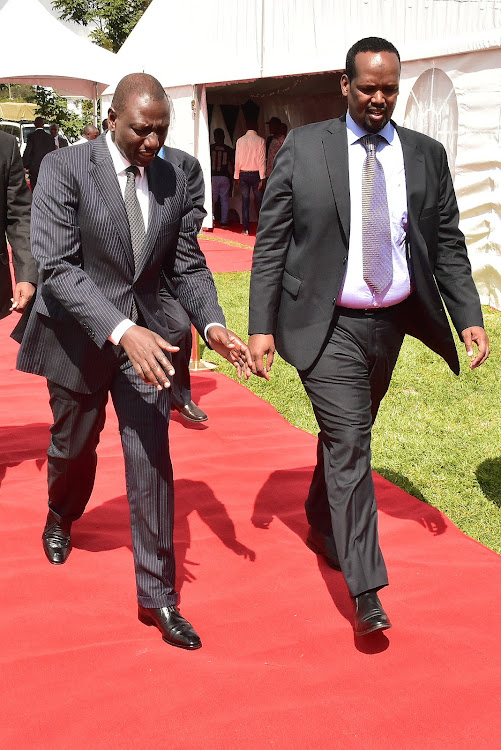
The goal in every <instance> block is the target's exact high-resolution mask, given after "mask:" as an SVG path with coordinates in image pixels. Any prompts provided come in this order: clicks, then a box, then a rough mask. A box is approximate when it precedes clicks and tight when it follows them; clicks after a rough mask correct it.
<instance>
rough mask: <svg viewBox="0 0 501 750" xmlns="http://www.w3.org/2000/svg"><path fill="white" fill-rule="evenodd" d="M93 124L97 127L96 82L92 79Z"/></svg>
mask: <svg viewBox="0 0 501 750" xmlns="http://www.w3.org/2000/svg"><path fill="white" fill-rule="evenodd" d="M93 119H94V126H95V127H96V128H97V82H96V81H94V112H93Z"/></svg>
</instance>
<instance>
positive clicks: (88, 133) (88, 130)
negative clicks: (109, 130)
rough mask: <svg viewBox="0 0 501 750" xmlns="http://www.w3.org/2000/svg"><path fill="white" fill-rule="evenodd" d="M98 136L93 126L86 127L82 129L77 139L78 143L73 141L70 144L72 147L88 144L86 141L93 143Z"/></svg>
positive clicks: (97, 131)
mask: <svg viewBox="0 0 501 750" xmlns="http://www.w3.org/2000/svg"><path fill="white" fill-rule="evenodd" d="M98 135H99V130H98V129H97V128H96V126H95V125H86V126H85V127H84V129H83V130H82V135H81V136H80V138H79V139H78V141H75V142H74V143H72V146H81V145H82V143H88V141H95V140H96V138H97V137H98Z"/></svg>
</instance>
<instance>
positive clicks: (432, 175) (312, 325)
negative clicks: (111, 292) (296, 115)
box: [249, 117, 483, 373]
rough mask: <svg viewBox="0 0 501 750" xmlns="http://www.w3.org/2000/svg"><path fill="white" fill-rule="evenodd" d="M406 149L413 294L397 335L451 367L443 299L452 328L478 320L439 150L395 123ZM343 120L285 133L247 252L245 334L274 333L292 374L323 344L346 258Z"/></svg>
mask: <svg viewBox="0 0 501 750" xmlns="http://www.w3.org/2000/svg"><path fill="white" fill-rule="evenodd" d="M397 132H398V135H399V137H400V141H401V144H402V149H403V154H404V165H405V174H406V181H407V205H408V214H409V228H408V240H409V263H410V270H411V276H412V281H413V284H414V287H415V294H413V295H412V297H411V300H410V303H409V305H410V308H411V311H412V312H411V314H410V315H409V316H406V318H408V324H407V325H406V329H405V332H406V333H409V334H411V335H413V336H416V337H417V338H419V339H421V341H423V342H424V343H425V344H426V345H427V346H429V347H430V348H431V349H433V351H435V352H437V353H438V354H440V355H441V356H442V357H443V358H444V359H445V361H446V362H447V363H448V365H449V366H450V367H451V369H452V370H453V371H454V372H456V373H458V372H459V361H458V356H457V352H456V347H455V344H454V339H453V336H452V332H451V330H450V327H449V323H448V320H447V316H446V313H445V310H444V302H445V306H446V307H447V310H448V311H449V314H450V316H451V319H452V322H453V324H454V327H455V328H456V330H457V332H458V334H459V333H460V332H461V331H462V330H464V329H465V328H468V327H470V326H482V325H483V319H482V312H481V308H480V302H479V297H478V293H477V291H476V288H475V285H474V282H473V279H472V276H471V268H470V263H469V260H468V256H467V252H466V245H465V241H464V236H463V234H462V233H461V232H460V230H459V228H458V220H459V213H458V208H457V204H456V198H455V195H454V190H453V187H452V180H451V176H450V173H449V168H448V165H447V157H446V153H445V150H444V148H443V146H442V145H441V144H440V143H438V142H437V141H435V140H433V139H432V138H429V137H428V136H425V135H422V134H421V133H417V132H415V131H412V130H408V129H406V128H401V127H397ZM349 232H350V191H349V177H348V141H347V135H346V122H345V117H342V118H339V119H336V120H328V121H326V122H321V123H315V124H312V125H306V126H304V127H302V128H297V129H295V130H293V131H291V132H290V134H289V136H288V137H287V139H286V141H285V143H284V145H283V146H282V148H281V149H280V151H279V152H278V155H277V158H276V161H275V166H274V169H273V172H272V174H271V177H270V178H269V180H268V185H267V187H266V191H265V195H264V199H263V204H262V207H261V212H260V217H259V226H258V233H257V239H256V246H255V249H254V260H253V268H252V276H251V293H250V321H249V333H250V334H253V333H264V334H273V335H274V336H275V339H276V346H277V350H278V351H279V353H280V354H281V355H282V357H283V358H284V359H286V360H287V361H288V362H290V363H291V364H293V365H294V366H295V367H296V368H297V369H299V370H305V369H307V368H308V367H310V365H311V364H312V363H313V362H314V360H315V359H316V357H317V356H318V354H319V353H320V352H321V350H322V348H323V346H324V345H325V342H326V339H327V337H328V336H329V332H330V327H331V325H332V320H333V313H334V307H335V304H336V299H337V297H338V294H339V290H340V287H341V284H342V281H343V278H344V274H345V269H346V263H347V260H348V247H349Z"/></svg>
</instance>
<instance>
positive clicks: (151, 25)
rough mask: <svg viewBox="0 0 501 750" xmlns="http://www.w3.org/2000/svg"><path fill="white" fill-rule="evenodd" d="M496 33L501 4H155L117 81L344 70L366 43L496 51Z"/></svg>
mask: <svg viewBox="0 0 501 750" xmlns="http://www.w3.org/2000/svg"><path fill="white" fill-rule="evenodd" d="M500 29H501V4H500V3H499V2H498V0H482V2H479V0H405V2H404V0H350V2H346V0H184V2H182V3H166V2H165V0H153V2H152V3H151V5H150V6H149V7H148V9H147V10H146V12H145V13H144V15H143V17H142V18H141V19H140V21H139V22H138V24H137V25H136V27H135V28H134V29H133V31H132V32H131V34H130V36H129V37H128V39H127V40H126V41H125V43H124V44H123V46H122V48H121V49H120V51H119V52H118V54H117V62H118V63H119V66H120V76H119V77H121V75H125V74H126V73H130V72H133V71H138V70H142V71H145V72H147V73H151V74H152V75H154V76H156V77H157V78H158V79H159V80H160V81H161V83H162V84H163V85H164V86H165V87H172V86H181V85H185V84H197V83H205V84H211V83H221V82H224V81H243V80H251V79H257V78H269V77H273V76H286V75H294V74H305V73H318V72H321V71H329V70H343V68H344V62H345V60H344V57H345V54H346V50H347V49H348V48H349V47H350V46H351V45H352V44H353V43H354V42H355V41H357V39H360V38H362V37H364V36H383V37H385V38H387V39H390V40H391V41H392V42H393V43H394V44H395V46H396V47H397V49H399V51H400V54H401V56H402V60H414V59H421V58H423V57H435V56H437V57H440V56H443V55H446V54H456V53H458V52H467V51H472V50H475V49H487V48H492V47H495V46H498V45H499V44H500V39H501V32H500ZM465 30H467V34H466V33H465ZM117 80H118V78H117V79H116V80H114V81H113V84H115V83H116V82H117ZM107 93H108V92H107Z"/></svg>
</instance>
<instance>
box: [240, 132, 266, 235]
mask: <svg viewBox="0 0 501 750" xmlns="http://www.w3.org/2000/svg"><path fill="white" fill-rule="evenodd" d="M265 174H266V143H265V140H264V138H261V136H259V135H258V134H257V122H256V121H252V120H250V121H247V132H246V134H245V135H243V136H242V137H241V138H239V139H238V141H237V146H236V151H235V175H234V177H235V183H238V182H240V192H241V193H242V224H243V227H244V228H243V230H242V233H243V234H249V209H250V193H251V190H252V192H253V193H254V202H255V204H256V213H257V214H258V215H259V209H260V208H261V201H262V200H263V190H264V186H265Z"/></svg>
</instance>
